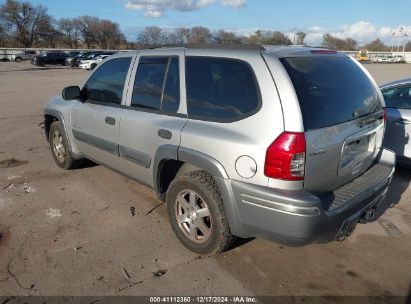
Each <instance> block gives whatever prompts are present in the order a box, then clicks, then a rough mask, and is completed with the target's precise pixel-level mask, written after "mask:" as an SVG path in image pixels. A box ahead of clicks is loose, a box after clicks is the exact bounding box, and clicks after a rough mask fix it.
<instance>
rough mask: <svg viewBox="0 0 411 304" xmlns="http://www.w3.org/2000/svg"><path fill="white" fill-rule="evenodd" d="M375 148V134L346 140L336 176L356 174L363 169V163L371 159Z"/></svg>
mask: <svg viewBox="0 0 411 304" xmlns="http://www.w3.org/2000/svg"><path fill="white" fill-rule="evenodd" d="M375 148H376V133H375V132H373V133H369V134H366V135H363V136H360V137H356V138H347V139H346V141H345V142H344V145H343V149H342V152H341V160H340V168H339V172H338V175H339V176H343V175H346V174H348V173H350V174H356V173H358V172H360V171H361V170H362V168H363V165H364V162H365V161H366V160H367V159H371V158H372V157H373V155H374V152H375Z"/></svg>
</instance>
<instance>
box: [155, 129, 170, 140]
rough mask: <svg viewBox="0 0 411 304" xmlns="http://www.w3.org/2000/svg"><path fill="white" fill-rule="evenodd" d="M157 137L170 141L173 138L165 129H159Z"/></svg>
mask: <svg viewBox="0 0 411 304" xmlns="http://www.w3.org/2000/svg"><path fill="white" fill-rule="evenodd" d="M158 136H160V137H161V138H164V139H171V137H173V133H171V131H169V130H166V129H159V130H158Z"/></svg>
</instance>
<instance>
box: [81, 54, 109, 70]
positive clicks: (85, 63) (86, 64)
mask: <svg viewBox="0 0 411 304" xmlns="http://www.w3.org/2000/svg"><path fill="white" fill-rule="evenodd" d="M108 56H110V55H98V56H97V57H95V58H93V59H86V60H81V61H80V64H79V67H80V68H82V69H86V70H93V69H94V68H95V67H96V66H97V64H99V62H100V61H102V60H103V59H104V58H106V57H108Z"/></svg>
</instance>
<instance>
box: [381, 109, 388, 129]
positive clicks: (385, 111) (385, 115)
mask: <svg viewBox="0 0 411 304" xmlns="http://www.w3.org/2000/svg"><path fill="white" fill-rule="evenodd" d="M380 117H381V116H380ZM386 123H387V108H384V125H385V124H386Z"/></svg>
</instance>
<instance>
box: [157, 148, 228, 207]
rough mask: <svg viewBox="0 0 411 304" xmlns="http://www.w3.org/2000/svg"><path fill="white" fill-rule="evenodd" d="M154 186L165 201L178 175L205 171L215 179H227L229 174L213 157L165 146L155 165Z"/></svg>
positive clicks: (158, 152)
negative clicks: (169, 188) (168, 190)
mask: <svg viewBox="0 0 411 304" xmlns="http://www.w3.org/2000/svg"><path fill="white" fill-rule="evenodd" d="M153 170H154V172H153V184H154V190H155V191H156V193H157V196H158V197H159V198H160V199H161V200H165V194H166V192H167V189H168V186H169V185H170V183H171V181H172V180H173V179H174V178H175V176H176V175H177V173H179V174H180V173H181V172H183V173H185V172H188V171H194V170H204V171H206V172H208V173H209V174H210V175H211V176H213V177H218V178H222V179H227V178H228V176H227V172H226V171H225V169H224V167H223V166H222V165H221V163H219V162H218V161H217V160H216V159H214V158H212V157H211V156H209V155H207V154H204V153H201V152H198V151H195V150H192V149H188V148H182V147H179V146H176V145H163V146H160V147H159V148H158V149H157V153H156V156H155V158H154V163H153Z"/></svg>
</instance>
